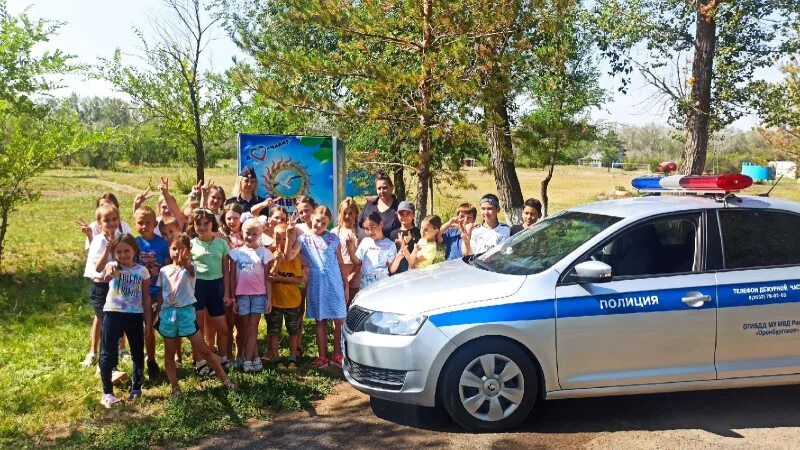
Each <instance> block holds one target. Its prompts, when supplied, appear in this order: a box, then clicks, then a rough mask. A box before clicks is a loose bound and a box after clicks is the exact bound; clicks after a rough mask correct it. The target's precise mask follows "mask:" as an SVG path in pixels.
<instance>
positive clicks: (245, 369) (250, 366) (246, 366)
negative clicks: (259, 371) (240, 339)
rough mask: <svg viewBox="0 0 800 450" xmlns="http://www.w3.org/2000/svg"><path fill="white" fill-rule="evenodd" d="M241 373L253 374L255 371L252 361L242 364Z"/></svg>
mask: <svg viewBox="0 0 800 450" xmlns="http://www.w3.org/2000/svg"><path fill="white" fill-rule="evenodd" d="M242 371H243V372H254V371H255V370H254V369H253V361H245V362H244V363H243V364H242Z"/></svg>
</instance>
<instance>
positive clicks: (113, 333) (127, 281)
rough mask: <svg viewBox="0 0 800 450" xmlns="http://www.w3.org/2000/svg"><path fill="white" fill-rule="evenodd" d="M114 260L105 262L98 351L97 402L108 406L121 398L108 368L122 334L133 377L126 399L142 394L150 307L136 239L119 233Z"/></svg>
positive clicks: (147, 281)
mask: <svg viewBox="0 0 800 450" xmlns="http://www.w3.org/2000/svg"><path fill="white" fill-rule="evenodd" d="M109 248H110V249H111V250H110V251H111V253H112V254H113V256H114V259H115V260H116V261H113V262H109V263H106V265H105V267H104V269H103V279H104V280H105V281H107V282H109V290H108V296H107V297H106V304H105V306H104V307H103V312H104V313H105V316H104V317H103V345H102V350H101V352H100V379H101V380H102V382H103V397H102V398H101V399H100V403H101V404H102V405H103V406H105V407H106V408H111V407H112V406H113V405H114V404H116V403H118V402H119V401H120V399H119V398H117V397H116V396H114V387H113V385H112V381H111V372H112V371H113V370H114V367H116V366H117V362H118V358H119V355H118V353H117V342H118V341H119V340H120V339H121V338H122V335H123V334H124V335H125V336H127V338H128V343H129V344H130V347H131V357H132V359H133V381H132V383H131V391H130V395H129V396H128V401H129V402H130V401H133V400H136V399H137V398H139V397H141V396H142V373H143V370H144V332H145V331H144V330H148V331H147V332H148V333H149V332H150V331H149V330H150V327H151V325H152V317H151V314H152V310H151V309H150V273H149V271H148V270H147V268H146V267H144V266H142V265H139V264H136V262H135V261H134V258H135V257H136V255H137V254H138V253H139V247H138V246H137V245H136V239H135V238H134V237H133V236H131V235H130V234H128V233H126V234H122V235H120V236H118V237H117V238H116V239H114V241H113V242H112V243H111V245H109Z"/></svg>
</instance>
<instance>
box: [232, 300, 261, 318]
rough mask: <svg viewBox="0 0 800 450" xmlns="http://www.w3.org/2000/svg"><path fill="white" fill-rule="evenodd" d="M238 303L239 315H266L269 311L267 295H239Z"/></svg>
mask: <svg viewBox="0 0 800 450" xmlns="http://www.w3.org/2000/svg"><path fill="white" fill-rule="evenodd" d="M236 303H237V304H238V305H239V315H240V316H246V315H248V314H264V312H265V311H266V310H267V296H266V295H237V296H236Z"/></svg>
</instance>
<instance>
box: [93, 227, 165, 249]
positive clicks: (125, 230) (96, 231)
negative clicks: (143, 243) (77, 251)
mask: <svg viewBox="0 0 800 450" xmlns="http://www.w3.org/2000/svg"><path fill="white" fill-rule="evenodd" d="M89 228H91V229H92V238H94V236H97V235H98V234H100V225H98V224H97V221H94V222H92V223H90V224H89ZM119 231H120V232H122V234H125V233H128V234H133V233H132V232H131V227H130V225H128V222H125V221H124V220H121V221H120V222H119ZM156 234H158V227H156ZM159 236H161V235H160V234H159ZM91 244H92V241H91V240H90V239H89V238H86V242H85V243H84V245H83V248H84V250H89V246H90V245H91Z"/></svg>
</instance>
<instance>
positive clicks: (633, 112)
mask: <svg viewBox="0 0 800 450" xmlns="http://www.w3.org/2000/svg"><path fill="white" fill-rule="evenodd" d="M8 8H9V11H10V12H11V13H12V14H17V13H19V12H22V11H23V10H24V9H25V8H29V15H30V16H31V17H34V18H46V19H51V20H58V21H62V22H64V23H65V24H64V25H63V27H62V28H61V29H60V30H59V32H58V35H57V36H56V37H55V38H53V39H52V41H51V43H50V44H51V46H52V48H59V49H61V50H63V51H65V52H67V53H69V54H71V55H74V56H75V57H76V60H77V62H82V63H87V64H96V63H97V62H98V58H111V57H112V56H113V54H114V51H115V50H116V49H117V48H120V49H122V50H123V52H135V49H136V48H137V46H138V38H137V37H136V36H135V35H134V32H133V29H134V27H139V28H141V29H142V30H143V31H145V33H146V34H147V32H148V31H149V23H150V22H149V21H150V20H151V19H155V20H158V18H159V17H161V16H163V15H164V12H165V11H164V6H163V3H162V0H127V1H123V0H8ZM212 38H213V41H212V42H211V44H210V45H209V47H208V60H207V61H206V63H207V64H208V67H210V68H212V69H214V70H218V71H219V70H224V69H226V68H228V67H229V66H230V65H231V58H232V57H233V56H235V55H239V52H238V49H237V48H236V46H235V45H234V44H233V43H232V42H231V41H230V40H229V39H228V37H227V35H226V34H225V32H224V31H223V30H222V29H219V28H217V29H215V30H213V33H212ZM123 58H124V59H123V61H128V62H135V56H133V55H123ZM601 71H602V72H603V73H605V72H606V71H605V70H603V67H602V66H601ZM761 75H762V76H763V77H765V78H767V79H771V80H775V79H777V78H778V71H777V70H776V69H770V70H766V71H763V72H762V74H761ZM631 81H632V82H631V85H630V86H629V88H628V91H627V93H625V94H623V93H620V92H619V91H618V90H617V89H618V88H619V87H620V85H621V84H620V82H619V80H617V79H612V78H610V77H609V76H607V75H605V74H604V75H603V76H602V77H601V80H600V86H601V87H602V88H605V89H606V90H607V91H608V98H609V101H608V102H607V103H606V104H605V105H603V107H602V108H600V109H598V110H594V111H592V118H593V119H594V120H598V121H603V122H613V123H620V124H632V125H644V124H650V123H655V124H666V121H667V108H666V107H665V106H664V105H663V104H660V103H658V102H657V101H654V99H655V98H656V96H655V95H654V94H655V92H654V91H653V89H652V88H651V87H649V86H648V85H647V84H646V82H645V81H644V80H643V79H642V78H641V77H640V76H638V75H634V76H633V77H632V80H631ZM63 84H64V85H67V86H68V87H67V88H65V89H61V90H60V91H58V92H56V95H64V96H66V95H69V94H70V93H72V92H75V93H77V94H79V95H82V96H93V95H97V96H112V95H113V96H123V95H122V94H119V93H116V92H114V89H113V87H112V86H111V85H110V84H109V83H107V82H103V81H99V80H88V79H85V78H84V77H81V76H77V75H71V76H68V77H65V78H64V79H63ZM756 125H758V118H757V117H756V116H754V115H750V116H746V117H744V118H742V119H740V120H738V121H737V122H735V123H734V124H733V126H734V127H735V128H739V129H741V130H748V129H750V128H752V127H754V126H756ZM264 132H269V130H264Z"/></svg>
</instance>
